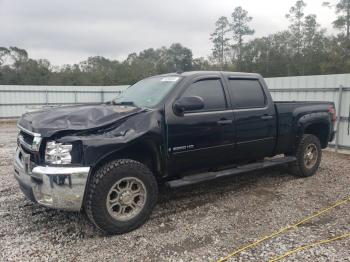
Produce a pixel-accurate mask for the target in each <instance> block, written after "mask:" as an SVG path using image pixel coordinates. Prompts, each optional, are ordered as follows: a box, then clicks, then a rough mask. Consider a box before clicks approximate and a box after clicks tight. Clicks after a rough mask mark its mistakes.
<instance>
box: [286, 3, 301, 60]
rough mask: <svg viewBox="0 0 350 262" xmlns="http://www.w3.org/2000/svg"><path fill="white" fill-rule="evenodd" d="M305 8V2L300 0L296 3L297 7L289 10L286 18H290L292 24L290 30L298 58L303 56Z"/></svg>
mask: <svg viewBox="0 0 350 262" xmlns="http://www.w3.org/2000/svg"><path fill="white" fill-rule="evenodd" d="M305 6H306V4H305V2H304V1H303V0H298V1H296V3H295V5H294V6H292V7H291V8H290V9H289V13H288V14H286V18H288V20H289V22H290V25H289V30H290V32H291V37H292V38H291V43H292V47H293V48H295V49H296V52H297V55H298V56H300V54H301V48H302V44H303V25H304V24H303V20H304V8H305Z"/></svg>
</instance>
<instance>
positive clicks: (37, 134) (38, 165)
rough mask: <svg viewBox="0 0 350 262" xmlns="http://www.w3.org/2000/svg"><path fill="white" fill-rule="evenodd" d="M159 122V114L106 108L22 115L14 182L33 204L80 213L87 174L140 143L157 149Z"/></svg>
mask: <svg viewBox="0 0 350 262" xmlns="http://www.w3.org/2000/svg"><path fill="white" fill-rule="evenodd" d="M96 108H97V109H96ZM68 111H69V112H70V115H69V114H68ZM33 114H34V115H33ZM48 115H51V119H52V120H51V122H50V121H49V118H50V117H49V116H48ZM97 118H98V119H97ZM162 119H163V118H162V115H161V113H160V112H159V111H158V110H145V109H141V108H136V107H124V106H123V107H121V106H111V105H102V106H97V107H94V108H92V107H87V108H86V107H85V108H82V107H73V108H72V107H69V108H59V109H57V110H56V111H55V110H50V111H49V112H48V111H45V112H39V113H30V114H26V115H24V116H23V117H22V118H21V120H20V121H19V124H18V127H19V129H20V132H19V136H18V148H17V150H16V153H15V159H14V176H15V178H16V179H17V180H18V182H19V185H20V188H21V190H22V191H23V193H24V194H25V195H26V197H27V198H29V199H31V200H32V201H35V202H37V203H39V204H41V205H43V206H46V207H51V208H57V209H63V210H69V211H80V210H81V209H82V207H83V202H84V194H85V189H86V186H87V182H88V179H89V174H90V172H91V170H92V168H93V167H94V166H95V165H97V163H98V162H99V161H100V160H101V159H103V158H104V157H105V156H107V155H109V154H113V153H114V152H116V151H118V150H121V149H123V148H125V147H127V146H129V145H130V144H133V143H134V142H135V141H139V140H141V139H144V138H145V137H148V136H152V141H155V142H157V141H158V143H159V144H162V141H164V140H163V137H162V134H164V133H163V132H162V128H164V125H163V120H162Z"/></svg>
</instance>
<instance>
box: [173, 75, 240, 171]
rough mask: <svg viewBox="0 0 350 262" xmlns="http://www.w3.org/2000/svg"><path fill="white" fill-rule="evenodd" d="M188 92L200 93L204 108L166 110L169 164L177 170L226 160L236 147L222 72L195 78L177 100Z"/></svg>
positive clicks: (204, 166)
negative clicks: (184, 110)
mask: <svg viewBox="0 0 350 262" xmlns="http://www.w3.org/2000/svg"><path fill="white" fill-rule="evenodd" d="M186 96H199V97H201V98H202V99H203V101H204V108H203V109H201V110H197V111H187V112H185V113H184V115H183V116H177V115H175V114H174V112H173V111H172V110H170V112H168V113H167V128H168V154H169V160H170V161H169V164H170V169H171V170H172V171H173V172H174V173H179V172H182V171H190V170H195V169H202V168H208V167H215V166H217V165H220V164H223V163H225V162H227V161H228V159H229V158H230V156H232V153H233V149H234V132H235V129H234V125H233V123H234V121H233V112H232V110H229V109H228V103H227V101H226V97H227V96H228V94H227V93H226V92H225V89H224V85H223V81H222V78H221V76H220V74H218V75H213V76H211V77H198V78H195V79H193V81H192V82H191V83H190V84H189V85H188V86H186V87H185V88H184V90H183V92H182V93H181V94H180V95H179V96H178V97H177V98H176V99H175V100H174V102H175V101H176V100H177V99H179V98H181V97H186Z"/></svg>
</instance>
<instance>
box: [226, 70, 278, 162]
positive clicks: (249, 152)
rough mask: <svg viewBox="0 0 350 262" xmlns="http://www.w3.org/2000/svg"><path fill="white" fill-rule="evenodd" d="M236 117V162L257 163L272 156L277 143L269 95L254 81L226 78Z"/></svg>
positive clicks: (272, 105)
mask: <svg viewBox="0 0 350 262" xmlns="http://www.w3.org/2000/svg"><path fill="white" fill-rule="evenodd" d="M227 81H228V91H229V95H230V99H231V104H232V107H233V111H234V115H235V125H236V150H235V158H236V159H258V158H261V157H265V156H268V155H270V154H272V152H273V150H274V147H275V141H276V114H275V108H274V104H273V101H272V99H271V97H270V94H269V93H267V92H265V90H264V88H263V83H261V82H260V81H259V79H254V78H237V77H228V78H227Z"/></svg>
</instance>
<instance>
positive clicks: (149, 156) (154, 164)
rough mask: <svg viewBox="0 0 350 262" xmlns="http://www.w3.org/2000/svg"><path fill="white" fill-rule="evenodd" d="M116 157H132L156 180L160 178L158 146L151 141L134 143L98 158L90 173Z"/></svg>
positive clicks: (161, 167) (160, 162) (160, 167)
mask: <svg viewBox="0 0 350 262" xmlns="http://www.w3.org/2000/svg"><path fill="white" fill-rule="evenodd" d="M116 159H132V160H135V161H138V162H140V163H142V164H144V165H146V166H147V167H148V168H149V169H150V170H151V171H152V173H153V174H154V175H155V177H156V179H157V180H158V181H160V180H161V178H162V173H163V166H162V163H163V161H162V159H161V153H160V146H159V145H157V144H155V143H154V142H151V141H143V142H139V143H134V144H132V145H129V146H128V147H126V148H123V149H121V150H118V151H116V152H113V153H111V154H109V155H107V156H105V157H104V158H102V159H100V160H99V161H98V162H97V163H96V165H95V166H93V168H92V173H94V172H95V171H96V170H98V169H99V168H100V167H101V166H103V165H104V164H106V163H108V162H110V161H113V160H116Z"/></svg>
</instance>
